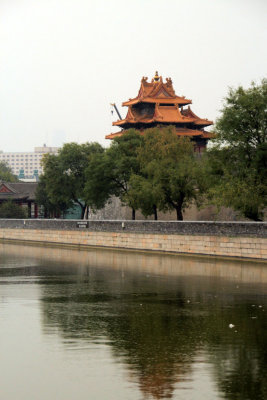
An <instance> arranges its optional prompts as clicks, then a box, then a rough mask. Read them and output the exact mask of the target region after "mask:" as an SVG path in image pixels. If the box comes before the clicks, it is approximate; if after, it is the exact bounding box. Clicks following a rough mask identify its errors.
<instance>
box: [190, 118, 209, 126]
mask: <svg viewBox="0 0 267 400" xmlns="http://www.w3.org/2000/svg"><path fill="white" fill-rule="evenodd" d="M194 124H195V125H198V126H203V127H204V126H210V125H213V121H209V120H207V119H200V118H199V119H197V120H195V121H194Z"/></svg>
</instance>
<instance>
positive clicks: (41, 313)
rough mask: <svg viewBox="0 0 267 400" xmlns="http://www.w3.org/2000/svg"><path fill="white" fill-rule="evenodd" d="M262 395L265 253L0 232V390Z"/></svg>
mask: <svg viewBox="0 0 267 400" xmlns="http://www.w3.org/2000/svg"><path fill="white" fill-rule="evenodd" d="M48 399H49V400H85V399H86V400H88V399H92V400H131V399H134V400H143V399H144V400H145V399H146V400H147V399H182V400H194V399H196V400H201V399H205V400H209V399H210V400H216V399H238V400H239V399H240V400H246V399H249V400H257V399H260V400H264V399H267V265H266V264H263V263H253V262H241V261H240V262H235V261H231V260H218V259H208V258H197V257H181V256H174V255H159V254H146V253H137V252H136V253H135V252H119V251H110V250H100V249H98V250H95V249H92V250H89V251H79V250H69V249H60V248H49V247H35V246H23V245H14V244H3V243H0V400H48Z"/></svg>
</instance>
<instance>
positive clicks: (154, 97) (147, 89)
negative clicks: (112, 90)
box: [122, 72, 192, 106]
mask: <svg viewBox="0 0 267 400" xmlns="http://www.w3.org/2000/svg"><path fill="white" fill-rule="evenodd" d="M147 79H148V78H147V77H143V78H142V80H141V87H140V89H139V92H138V95H137V97H135V98H134V99H129V100H128V101H125V102H124V103H122V105H123V106H131V105H133V104H137V103H141V102H143V103H161V104H167V103H173V104H178V105H181V106H183V105H186V104H191V103H192V101H191V100H188V99H186V98H185V97H184V96H176V94H175V91H174V89H173V86H172V80H171V78H166V82H165V83H164V82H163V79H162V76H158V72H156V74H155V76H154V78H153V79H152V80H151V82H148V81H147Z"/></svg>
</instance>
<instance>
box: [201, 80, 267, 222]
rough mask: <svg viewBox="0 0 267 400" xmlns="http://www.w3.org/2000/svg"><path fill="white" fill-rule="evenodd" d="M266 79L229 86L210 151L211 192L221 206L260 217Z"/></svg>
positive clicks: (265, 184) (266, 147)
mask: <svg viewBox="0 0 267 400" xmlns="http://www.w3.org/2000/svg"><path fill="white" fill-rule="evenodd" d="M266 104H267V81H266V80H263V81H262V82H261V84H260V85H256V84H255V83H252V85H251V87H250V88H248V89H244V88H242V87H239V88H237V89H230V90H229V94H228V96H227V98H226V99H225V103H224V107H223V109H222V111H221V117H220V118H219V119H218V121H217V123H216V126H215V132H216V139H215V140H214V146H213V148H212V149H211V150H209V152H208V155H209V165H210V169H209V174H208V175H207V176H209V178H210V190H209V194H210V196H211V197H212V199H213V200H214V201H215V202H216V203H217V204H218V205H225V206H229V207H232V208H233V209H235V210H236V211H238V212H239V213H240V214H241V215H243V216H245V217H247V218H249V219H253V220H261V219H262V218H263V211H264V208H265V207H266V195H267V181H266V170H267V169H266V167H267V140H266V139H267V113H266Z"/></svg>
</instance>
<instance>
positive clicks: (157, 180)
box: [132, 127, 201, 220]
mask: <svg viewBox="0 0 267 400" xmlns="http://www.w3.org/2000/svg"><path fill="white" fill-rule="evenodd" d="M138 160H139V162H140V166H141V178H137V177H135V178H134V179H135V180H134V181H132V183H133V185H132V187H133V192H134V193H135V195H136V197H137V199H138V200H139V205H140V208H141V210H142V211H143V212H144V213H145V214H147V213H148V212H149V208H150V210H151V211H153V213H154V215H155V209H156V208H157V209H159V210H162V211H166V210H167V209H169V210H175V211H176V215H177V219H179V220H182V219H183V210H184V209H185V208H186V207H187V206H188V205H189V204H190V203H191V202H192V201H193V200H197V199H199V198H200V195H201V191H200V188H199V184H198V175H199V173H198V163H199V160H198V159H197V158H196V157H195V156H194V148H193V144H192V142H191V141H190V139H189V138H186V137H177V135H176V132H175V128H174V127H166V128H152V129H148V130H147V131H146V133H145V134H144V143H143V146H142V147H141V148H140V149H139V153H138ZM151 214H152V212H151ZM155 217H156V215H155Z"/></svg>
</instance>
